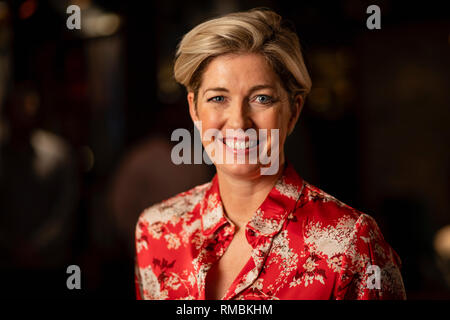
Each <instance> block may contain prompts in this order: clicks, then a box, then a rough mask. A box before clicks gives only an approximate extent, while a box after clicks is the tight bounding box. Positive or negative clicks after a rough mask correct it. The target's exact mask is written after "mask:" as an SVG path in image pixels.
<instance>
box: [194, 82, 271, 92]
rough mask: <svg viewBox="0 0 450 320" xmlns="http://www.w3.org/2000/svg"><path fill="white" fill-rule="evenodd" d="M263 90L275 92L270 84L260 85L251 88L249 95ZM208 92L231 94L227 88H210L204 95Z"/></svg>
mask: <svg viewBox="0 0 450 320" xmlns="http://www.w3.org/2000/svg"><path fill="white" fill-rule="evenodd" d="M262 89H273V90H275V87H274V86H271V85H270V84H259V85H256V86H253V87H251V88H250V90H249V93H252V92H254V91H258V90H262ZM208 91H221V92H230V91H229V90H228V89H227V88H223V87H215V88H208V89H206V90H205V91H203V95H205V93H206V92H208Z"/></svg>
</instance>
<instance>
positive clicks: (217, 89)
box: [203, 87, 229, 95]
mask: <svg viewBox="0 0 450 320" xmlns="http://www.w3.org/2000/svg"><path fill="white" fill-rule="evenodd" d="M208 91H222V92H229V90H228V89H227V88H222V87H216V88H208V89H206V90H205V91H203V95H205V93H206V92H208Z"/></svg>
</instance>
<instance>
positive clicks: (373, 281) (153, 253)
mask: <svg viewBox="0 0 450 320" xmlns="http://www.w3.org/2000/svg"><path fill="white" fill-rule="evenodd" d="M245 232H246V238H247V241H248V243H249V244H250V245H251V246H252V248H253V250H252V253H251V258H250V259H249V261H248V262H247V263H246V265H245V266H244V267H243V269H242V270H241V272H240V273H239V274H238V276H237V277H236V279H235V280H234V282H233V283H232V285H231V286H230V288H229V289H228V290H227V292H226V293H225V295H224V296H223V298H222V299H295V300H296V299H313V300H317V299H337V300H342V299H364V300H367V299H406V294H405V289H404V285H403V280H402V277H401V274H400V266H401V261H400V258H399V256H398V255H397V253H396V252H395V251H394V250H393V249H392V248H391V247H390V246H389V244H388V243H387V242H386V241H385V240H384V238H383V235H382V233H381V232H380V229H379V228H378V226H377V224H376V222H375V221H374V219H373V218H372V217H370V216H369V215H367V214H364V213H362V212H359V211H357V210H355V209H353V208H351V207H349V206H348V205H346V204H344V203H342V202H340V201H339V200H337V199H336V198H334V197H332V196H330V195H328V194H327V193H325V192H324V191H322V190H320V189H318V188H317V187H314V186H312V185H310V184H309V183H308V182H306V181H305V180H303V179H302V178H301V177H300V176H298V175H297V173H296V172H295V170H294V168H293V167H292V165H291V164H290V163H287V164H286V166H285V168H284V172H283V174H282V176H281V177H280V178H279V179H278V182H277V183H276V185H275V186H274V187H273V189H272V190H271V191H270V193H269V194H268V196H267V198H266V199H265V200H264V202H263V203H262V204H261V206H260V207H259V208H258V210H257V211H256V212H255V214H254V215H253V217H252V219H251V220H250V221H249V222H248V224H247V225H246V230H245ZM233 234H234V225H233V224H232V223H231V221H230V220H229V219H228V218H227V216H226V214H225V212H224V209H223V206H222V202H221V198H220V193H219V185H218V178H217V175H216V176H215V177H214V178H213V179H212V181H211V182H209V183H206V184H203V185H200V186H197V187H195V188H193V189H191V190H189V191H187V192H183V193H181V194H179V195H177V196H175V197H173V198H171V199H169V200H166V201H163V202H162V203H159V204H156V205H154V206H151V207H150V208H148V209H146V210H144V212H143V213H142V214H141V215H140V217H139V220H138V222H137V225H136V268H135V271H136V273H135V282H136V294H137V298H138V299H170V300H173V299H205V279H206V274H207V272H208V270H209V269H210V268H211V266H212V265H213V264H214V263H215V262H216V261H218V260H219V259H220V257H221V256H222V255H223V254H224V252H225V250H226V249H227V247H228V245H229V244H230V242H231V240H232V239H233ZM377 281H378V282H377Z"/></svg>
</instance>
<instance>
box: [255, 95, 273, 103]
mask: <svg viewBox="0 0 450 320" xmlns="http://www.w3.org/2000/svg"><path fill="white" fill-rule="evenodd" d="M255 100H256V102H258V103H261V104H270V103H272V102H273V99H272V97H271V96H268V95H265V94H261V95H259V96H256V98H255Z"/></svg>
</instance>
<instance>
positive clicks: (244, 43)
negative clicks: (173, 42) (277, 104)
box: [174, 9, 311, 99]
mask: <svg viewBox="0 0 450 320" xmlns="http://www.w3.org/2000/svg"><path fill="white" fill-rule="evenodd" d="M228 53H259V54H262V55H263V56H264V57H265V58H266V60H267V61H268V63H269V65H271V66H272V68H273V70H274V71H275V73H276V74H277V75H278V76H279V77H280V80H281V82H282V84H283V86H284V88H285V89H286V91H287V92H288V93H289V94H290V95H291V99H293V98H295V97H296V96H297V95H298V94H300V95H302V97H303V98H305V97H306V95H307V94H308V93H309V91H310V89H311V79H310V77H309V74H308V70H307V69H306V66H305V63H304V61H303V56H302V52H301V49H300V42H299V40H298V37H297V35H296V33H295V32H294V31H293V30H292V28H289V27H287V26H286V25H285V22H284V21H282V18H281V17H280V16H279V15H278V14H276V13H275V12H273V11H271V10H268V9H252V10H249V11H245V12H237V13H231V14H227V15H225V16H222V17H219V18H216V19H212V20H208V21H206V22H203V23H201V24H199V25H198V26H196V27H195V28H193V29H192V30H191V31H189V32H188V33H187V34H186V35H184V37H183V39H182V40H181V42H180V43H179V45H178V49H177V53H176V56H175V66H174V75H175V80H176V81H177V82H179V83H180V84H182V85H183V86H185V87H186V89H187V90H188V91H192V92H194V96H195V97H197V93H198V89H199V87H200V85H201V80H202V74H203V72H204V70H205V68H206V67H207V65H208V64H209V62H210V61H211V60H212V59H214V58H215V57H217V56H220V55H223V54H228Z"/></svg>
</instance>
